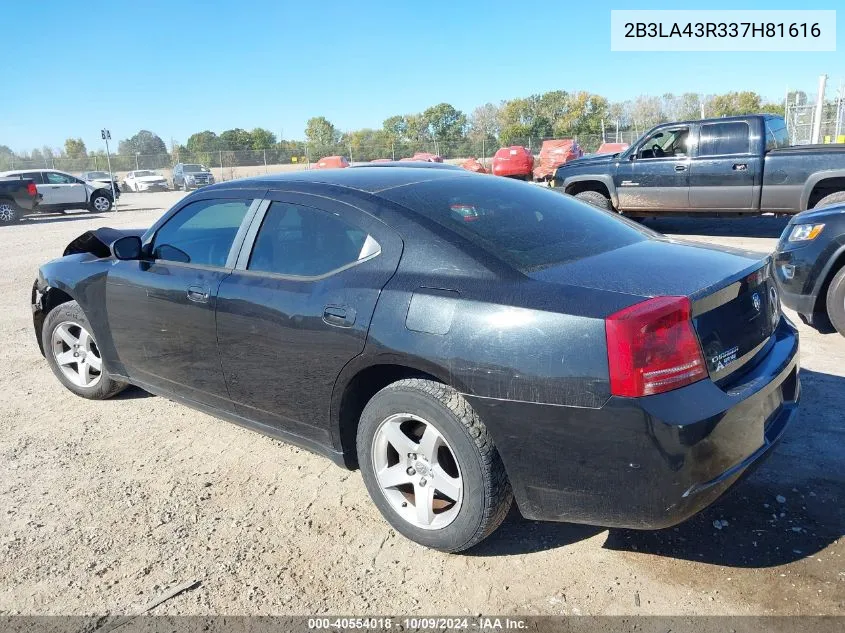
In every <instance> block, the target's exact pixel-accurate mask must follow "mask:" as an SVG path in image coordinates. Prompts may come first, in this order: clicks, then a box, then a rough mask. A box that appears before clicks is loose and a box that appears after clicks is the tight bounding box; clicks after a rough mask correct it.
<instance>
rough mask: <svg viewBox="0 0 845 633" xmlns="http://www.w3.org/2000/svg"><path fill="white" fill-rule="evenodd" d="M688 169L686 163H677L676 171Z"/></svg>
mask: <svg viewBox="0 0 845 633" xmlns="http://www.w3.org/2000/svg"><path fill="white" fill-rule="evenodd" d="M686 170H687V166H686V165H675V171H686Z"/></svg>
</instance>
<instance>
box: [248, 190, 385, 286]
mask: <svg viewBox="0 0 845 633" xmlns="http://www.w3.org/2000/svg"><path fill="white" fill-rule="evenodd" d="M377 252H378V244H377V243H376V242H375V240H373V238H372V237H369V236H368V235H367V232H366V231H363V230H362V229H360V228H358V227H355V226H353V225H352V224H350V223H349V222H347V221H346V220H344V219H342V218H341V217H340V216H338V215H336V214H334V213H327V212H325V211H320V210H317V209H313V208H309V207H303V206H299V205H294V204H286V203H282V202H274V203H272V204H271V205H270V208H269V209H268V210H267V213H266V215H265V216H264V220H263V221H262V222H261V228H260V229H259V230H258V235H257V236H256V238H255V245H254V246H253V249H252V254H251V256H250V258H249V264H248V265H247V270H253V271H260V272H267V273H277V274H280V275H290V276H295V277H317V276H320V275H325V274H326V273H330V272H332V271H334V270H338V269H340V268H344V267H345V266H348V265H350V264H354V263H355V262H357V261H359V260H361V259H365V258H367V257H370V256H372V255H375V254H376V253H377Z"/></svg>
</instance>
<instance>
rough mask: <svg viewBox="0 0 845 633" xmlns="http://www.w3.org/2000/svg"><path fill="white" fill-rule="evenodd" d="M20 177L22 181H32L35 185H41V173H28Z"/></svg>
mask: <svg viewBox="0 0 845 633" xmlns="http://www.w3.org/2000/svg"><path fill="white" fill-rule="evenodd" d="M20 177H21V178H22V179H24V180H26V179H30V178H31V179H32V180H33V181H34V182H35V184H36V185H43V184H44V181H43V180H42V179H41V172H40V171H28V172H26V173H25V174H21V175H20Z"/></svg>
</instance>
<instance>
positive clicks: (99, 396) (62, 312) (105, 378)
mask: <svg viewBox="0 0 845 633" xmlns="http://www.w3.org/2000/svg"><path fill="white" fill-rule="evenodd" d="M68 323H70V324H73V325H74V326H76V327H80V326H81V327H82V328H84V329H85V330H86V331H87V332H89V333H91V332H92V331H91V323H90V322H89V321H88V318H87V317H86V316H85V313H84V312H83V311H82V308H81V307H80V306H79V304H78V303H77V302H76V301H68V302H67V303H62V304H60V305H58V306H56V307H55V308H53V309H52V310H50V313H49V314H48V315H47V318H46V319H44V327H43V329H42V330H41V343H42V345H43V348H44V356H45V358H46V359H47V363H48V364H49V365H50V369H52V370H53V373H54V374H55V375H56V378H58V379H59V382H61V383H62V384H63V385H64V386H65V387H66V388H67V389H68V390H70V391H72V392H73V393H75V394H76V395H78V396H82V397H83V398H88V399H89V400H105V399H106V398H111V397H112V396H114V395H115V394H118V393H120V392H121V391H123V390H124V389H126V387H127V384H126V383H124V382H120V381H118V380H114V379H112V378H111V376H110V375H109V373H108V371H107V370H106V368H105V366H104V365H103V364H102V361H101V369H100V371H99V374H100V375H99V379H98V380H96V382H93V383H92V384H91V385H90V386H82V385H78V384H75V383H74V382H72V381H71V380H70V379H69V378H68V376H67V375H65V373H64V372H63V371H62V369H61V367H60V366H59V363H58V361H57V360H56V354H57V352H56V351H54V345H53V332H54V331H55V330H56V329H57V328H58V327H59V326H60V325H63V324H68ZM92 339H93V334H92ZM65 347H68V348H69V347H70V346H68V345H65ZM94 349H95V350H96V351H97V353H99V350H98V349H97V348H96V341H94ZM68 351H71V350H68Z"/></svg>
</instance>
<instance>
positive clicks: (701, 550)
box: [467, 370, 845, 568]
mask: <svg viewBox="0 0 845 633" xmlns="http://www.w3.org/2000/svg"><path fill="white" fill-rule="evenodd" d="M801 385H802V402H801V405H800V410H801V413H800V414H799V416H798V418H797V419H796V420H795V422H794V423H793V424H792V425H791V426H790V427H789V428H788V429H787V431H786V434H785V436H784V438H783V440H782V441H781V443H780V444H779V445H778V446H776V447H775V449H774V451H773V452H772V454H771V456H770V457H769V458H768V459H767V460H766V461H765V462H763V463H762V464H761V465H760V467H759V468H758V469H757V470H756V471H754V472H753V473H751V474H750V475H749V476H748V477H747V478H744V479H742V480H741V481H740V482H739V483H738V484H737V485H736V486H735V487H734V488H733V489H732V490H730V491H729V492H728V493H727V494H726V495H725V496H723V497H722V498H721V499H719V500H718V501H717V502H716V503H715V504H713V505H712V506H710V507H709V508H707V509H705V510H704V511H703V512H701V513H699V514H698V515H696V516H694V517H692V518H691V519H690V520H688V521H686V522H684V523H682V524H680V525H678V526H675V527H673V528H667V529H664V530H651V531H645V530H626V529H610V530H609V531H608V533H607V538H606V539H605V543H604V545H603V547H604V548H606V549H611V550H618V551H631V552H639V553H647V554H653V555H656V556H667V557H671V558H678V559H683V560H689V561H698V562H706V563H711V564H716V565H723V566H727V567H747V568H758V567H772V566H777V565H783V564H785V563H790V562H793V561H796V560H799V559H803V558H806V557H809V556H813V555H814V554H816V553H817V552H820V551H821V550H823V549H825V548H826V547H827V546H829V545H830V544H831V543H834V542H835V541H837V540H838V539H839V538H841V537H842V536H843V535H845V504H843V498H842V497H843V492H845V469H843V465H845V416H843V415H842V411H843V410H845V378H843V377H842V376H834V375H830V374H824V373H820V372H815V371H808V370H803V371H802V372H801ZM601 531H603V528H596V527H589V526H581V525H573V524H557V523H537V522H534V521H528V520H526V519H523V518H522V517H521V516H520V515H519V513H518V512H512V513H511V514H510V515H509V516H508V518H507V519H506V521H505V523H504V524H503V525H502V527H501V528H500V529H499V530H497V531H496V532H495V533H494V534H493V535H492V536H491V537H490V538H488V539H487V540H486V541H484V542H482V543H481V544H479V545H478V546H477V547H475V548H473V549H472V550H471V551H469V552H467V554H468V555H471V556H503V555H510V554H521V553H529V552H538V551H544V550H548V549H553V548H557V547H564V546H566V545H569V544H571V543H574V542H577V541H579V540H583V539H586V538H590V537H592V536H594V535H596V534H598V533H599V532H601Z"/></svg>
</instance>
